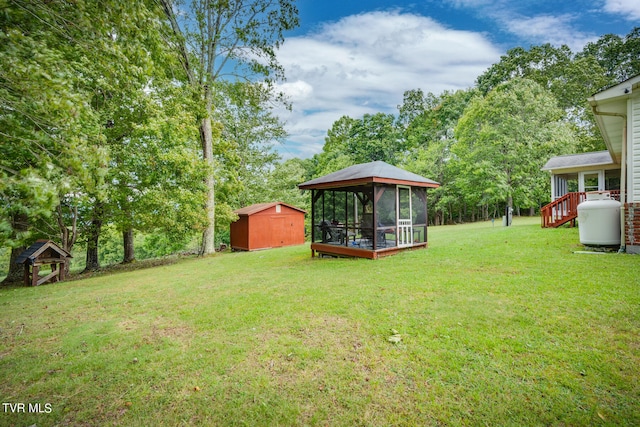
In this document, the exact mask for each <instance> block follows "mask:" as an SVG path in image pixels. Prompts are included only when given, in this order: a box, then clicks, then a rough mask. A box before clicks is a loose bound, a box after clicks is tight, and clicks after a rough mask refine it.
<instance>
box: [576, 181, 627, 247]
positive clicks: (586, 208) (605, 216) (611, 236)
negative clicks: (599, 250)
mask: <svg viewBox="0 0 640 427" xmlns="http://www.w3.org/2000/svg"><path fill="white" fill-rule="evenodd" d="M578 230H579V233H580V243H582V244H583V245H603V246H611V245H620V202H618V201H617V200H613V199H612V198H611V196H610V194H609V193H607V192H602V193H601V192H590V193H587V200H586V201H584V202H582V203H580V204H579V205H578Z"/></svg>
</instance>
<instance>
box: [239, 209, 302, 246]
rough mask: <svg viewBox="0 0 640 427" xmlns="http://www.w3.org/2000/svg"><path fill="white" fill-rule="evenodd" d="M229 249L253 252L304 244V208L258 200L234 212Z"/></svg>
mask: <svg viewBox="0 0 640 427" xmlns="http://www.w3.org/2000/svg"><path fill="white" fill-rule="evenodd" d="M234 212H235V213H236V214H237V215H238V217H239V218H238V220H237V221H235V222H233V223H231V231H230V238H231V239H230V240H231V249H233V250H243V251H254V250H258V249H269V248H278V247H281V246H290V245H301V244H303V243H304V216H305V214H306V211H304V210H302V209H300V208H297V207H295V206H292V205H288V204H286V203H282V202H272V203H258V204H255V205H251V206H247V207H244V208H242V209H238V210H236V211H234Z"/></svg>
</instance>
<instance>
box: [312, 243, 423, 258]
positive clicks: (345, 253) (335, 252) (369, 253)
mask: <svg viewBox="0 0 640 427" xmlns="http://www.w3.org/2000/svg"><path fill="white" fill-rule="evenodd" d="M427 246H428V244H427V243H426V242H425V243H416V244H414V245H413V246H406V247H392V248H382V249H378V250H375V251H374V250H372V249H362V248H357V247H347V246H340V245H330V244H326V243H312V244H311V256H315V255H316V253H317V254H319V255H330V256H338V257H356V258H369V259H378V258H380V257H384V256H389V255H394V254H397V253H398V252H402V251H406V250H412V249H426V248H427Z"/></svg>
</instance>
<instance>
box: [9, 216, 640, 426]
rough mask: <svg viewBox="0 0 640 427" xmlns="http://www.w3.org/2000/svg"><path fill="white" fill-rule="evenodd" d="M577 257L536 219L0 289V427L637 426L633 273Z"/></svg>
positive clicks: (563, 237) (637, 273) (637, 293)
mask: <svg viewBox="0 0 640 427" xmlns="http://www.w3.org/2000/svg"><path fill="white" fill-rule="evenodd" d="M578 240H579V239H578V231H577V229H568V228H561V229H557V230H551V229H541V228H540V226H539V220H538V219H536V218H534V219H524V220H516V222H515V226H513V227H510V228H504V227H501V226H499V224H498V223H497V222H496V226H495V227H492V224H491V223H490V222H489V223H482V224H472V225H464V226H447V227H432V228H430V229H429V242H430V243H429V249H427V250H417V251H413V252H405V253H402V254H399V255H396V256H393V257H388V258H383V259H380V260H377V261H370V260H353V259H317V258H316V259H311V257H310V250H309V247H308V245H305V246H298V247H291V248H283V249H276V250H269V251H261V252H252V253H233V254H224V255H218V256H215V257H211V258H205V259H188V260H182V261H180V262H178V263H176V264H173V265H167V266H160V267H155V268H152V269H143V270H136V271H130V272H123V273H117V274H112V275H103V276H99V277H93V278H88V279H83V280H76V281H71V282H65V283H58V284H53V285H45V286H40V287H37V288H13V289H4V290H0V374H1V375H0V396H2V398H1V400H2V402H3V408H2V413H1V414H0V425H17V426H30V425H33V424H37V425H38V426H51V425H65V426H86V425H131V426H133V425H139V426H152V425H170V426H174V425H221V426H226V425H248V426H254V425H264V426H273V425H283V426H286V425H321V426H324V425H332V426H333V425H338V426H353V425H362V426H388V425H411V426H413V425H478V424H480V425H492V426H493V425H514V426H521V425H611V426H620V425H629V426H637V425H640V405H639V403H638V402H640V378H639V377H640V373H639V366H640V334H639V329H638V328H639V326H640V256H631V255H622V254H615V253H612V254H597V255H587V254H574V253H573V252H574V251H576V250H581V249H582V248H581V246H580V245H579V244H578ZM392 336H393V337H392ZM390 338H391V341H390V340H389V339H390ZM392 341H399V342H392ZM8 403H12V404H13V405H11V406H9V405H8ZM18 403H24V404H25V408H24V412H23V411H21V410H20V407H19V406H14V405H15V404H18ZM29 404H31V405H32V407H31V409H32V410H35V409H38V408H36V407H35V404H40V410H41V411H42V413H29V409H30V408H29V406H28V405H29ZM12 409H13V410H16V411H17V412H14V413H12V412H11V411H12Z"/></svg>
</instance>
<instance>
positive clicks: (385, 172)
mask: <svg viewBox="0 0 640 427" xmlns="http://www.w3.org/2000/svg"><path fill="white" fill-rule="evenodd" d="M370 182H381V183H388V184H406V185H412V186H414V187H431V188H436V187H439V186H440V184H439V183H437V182H435V181H432V180H430V179H428V178H425V177H423V176H420V175H418V174H415V173H412V172H408V171H406V170H404V169H400V168H398V167H396V166H393V165H390V164H388V163H385V162H383V161H375V162H370V163H361V164H358V165H353V166H350V167H348V168H345V169H341V170H339V171H337V172H333V173H330V174H328V175H325V176H322V177H320V178H316V179H312V180H311V181H307V182H303V183H302V184H299V185H298V187H299V188H300V189H301V190H309V189H313V188H332V187H341V186H347V185H362V184H366V183H370Z"/></svg>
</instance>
